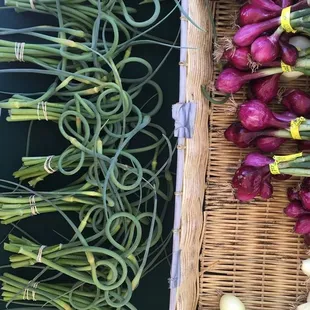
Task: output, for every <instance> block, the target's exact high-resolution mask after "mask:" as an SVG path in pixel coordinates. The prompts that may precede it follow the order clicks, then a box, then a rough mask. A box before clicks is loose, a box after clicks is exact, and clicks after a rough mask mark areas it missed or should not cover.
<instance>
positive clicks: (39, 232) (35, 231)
mask: <svg viewBox="0 0 310 310" xmlns="http://www.w3.org/2000/svg"><path fill="white" fill-rule="evenodd" d="M138 2H139V1H133V3H135V4H136V3H138ZM161 5H162V13H161V16H165V15H166V14H167V12H170V11H171V10H172V9H173V7H174V6H175V3H174V1H163V2H161ZM1 6H2V7H3V3H1ZM151 10H152V6H151V5H141V6H140V7H139V12H138V14H137V16H136V19H137V20H139V19H141V20H142V19H145V16H150V15H147V14H149V13H150V12H151ZM44 24H45V25H47V24H50V25H53V24H55V19H54V18H53V17H51V16H47V15H40V14H36V13H32V12H25V13H16V12H15V11H14V10H0V27H8V28H22V27H29V26H33V25H44ZM178 30H179V11H178V10H177V9H176V10H175V11H174V13H173V14H172V15H171V16H170V18H169V19H167V20H166V21H165V22H163V23H162V24H161V25H160V26H158V27H157V28H156V29H154V31H153V32H152V34H154V35H156V36H159V37H161V38H164V39H168V40H171V41H173V40H174V39H175V37H176V35H177V32H178ZM0 39H2V38H0ZM4 39H7V40H12V41H26V40H29V37H24V36H22V35H19V36H14V37H10V36H6V37H4ZM26 42H27V41H26ZM167 50H168V48H167V47H162V46H159V45H156V46H154V45H152V46H147V45H143V46H140V47H137V48H134V54H136V55H139V56H140V57H144V58H146V59H147V60H149V61H150V63H151V64H152V65H153V67H156V66H157V65H158V64H159V62H160V61H161V60H162V58H163V57H164V55H165V54H166V52H167ZM178 59H179V50H178V49H174V50H173V52H172V53H171V54H170V56H169V57H168V59H167V61H166V62H165V64H164V65H163V67H162V68H161V69H160V70H159V72H158V73H157V74H156V76H155V78H154V80H156V81H157V82H158V83H159V84H160V86H161V87H162V89H163V92H164V105H163V108H162V110H161V111H160V113H159V114H158V115H157V116H155V117H154V119H153V121H154V122H156V123H159V124H161V125H162V126H163V127H164V128H165V129H166V130H167V132H168V133H170V132H171V131H172V129H173V122H172V119H171V105H172V104H174V103H176V102H177V100H178V83H179V77H178V76H179V75H178V74H179V72H178ZM24 66H27V64H21V63H10V64H2V63H0V91H1V92H16V93H21V92H22V93H23V92H25V93H28V92H39V91H44V90H46V88H47V87H48V86H49V85H50V83H51V82H52V78H51V77H48V76H44V75H34V74H32V75H30V74H1V69H2V68H19V67H24ZM8 97H9V96H8V95H5V94H2V93H1V94H0V100H2V99H5V98H8ZM6 115H7V112H6V111H5V110H3V111H2V115H1V117H0V178H1V179H7V180H13V178H12V173H13V172H14V171H15V170H17V169H19V168H20V166H21V157H22V156H24V155H25V151H26V140H27V132H28V127H29V123H28V122H21V123H8V122H6V120H5V117H6ZM66 146H67V142H66V141H65V140H64V139H63V138H62V137H61V135H60V134H59V132H58V128H57V125H56V124H54V123H50V122H45V121H41V122H35V123H34V125H33V129H32V134H31V144H30V156H41V155H52V154H58V153H60V152H61V151H62V150H63V149H64V148H65V147H66ZM172 169H174V168H172ZM68 182H69V180H68V178H65V177H63V176H60V175H59V174H58V173H56V174H55V175H52V176H51V177H49V178H48V179H46V181H44V182H42V183H41V184H39V185H38V187H37V188H36V189H37V190H51V189H55V188H58V187H60V186H62V185H65V184H67V183H68ZM39 216H40V218H39V219H38V217H35V218H29V219H26V220H23V221H22V222H21V223H19V224H18V225H19V227H21V228H22V229H24V230H25V231H26V232H27V233H29V234H30V235H31V236H33V237H34V238H35V239H37V240H38V241H39V242H40V243H41V244H54V243H57V242H62V241H63V240H62V239H61V237H60V236H59V235H58V234H57V233H61V234H63V235H66V234H67V235H68V234H69V235H70V230H69V228H68V227H67V224H66V222H65V221H64V220H63V219H62V218H61V216H59V215H58V214H46V215H39ZM172 221H173V203H172V204H171V205H170V206H169V210H168V214H167V217H166V220H165V223H164V229H165V234H167V233H168V232H169V231H171V227H172ZM11 229H12V226H4V225H0V240H1V241H3V240H4V239H5V238H6V236H7V234H8V233H9V231H10V230H11ZM56 232H57V233H56ZM14 233H15V234H17V235H20V234H21V233H20V232H18V231H17V230H16V229H15V230H14ZM168 252H171V245H170V247H169V248H168ZM8 256H9V255H8V253H6V252H5V251H4V250H3V246H2V245H1V246H0V265H7V264H8ZM169 268H170V267H169V265H168V263H167V262H165V263H163V264H161V265H160V266H159V267H157V268H156V269H155V270H154V271H153V272H151V273H150V274H148V275H147V276H146V277H145V278H143V280H142V282H141V283H140V286H139V288H138V289H137V290H136V292H135V293H134V296H133V304H134V305H135V306H136V307H137V308H138V309H139V310H152V309H154V310H155V309H156V310H161V309H163V310H164V309H168V303H169V289H168V278H169ZM5 271H9V272H12V273H16V274H17V275H20V276H22V277H26V278H27V277H31V276H33V270H32V271H29V270H26V269H19V270H15V271H13V270H12V269H8V270H5ZM13 308H14V306H13V305H10V306H9V309H13ZM1 309H5V304H4V303H0V310H1Z"/></svg>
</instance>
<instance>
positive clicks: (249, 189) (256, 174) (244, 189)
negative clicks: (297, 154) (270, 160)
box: [232, 165, 272, 201]
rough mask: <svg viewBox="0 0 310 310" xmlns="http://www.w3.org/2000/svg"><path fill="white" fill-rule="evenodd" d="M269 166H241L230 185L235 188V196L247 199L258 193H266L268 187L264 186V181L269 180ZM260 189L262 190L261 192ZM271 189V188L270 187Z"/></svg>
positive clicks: (242, 199)
mask: <svg viewBox="0 0 310 310" xmlns="http://www.w3.org/2000/svg"><path fill="white" fill-rule="evenodd" d="M269 180H270V171H269V167H268V166H265V167H260V168H257V167H252V166H244V165H243V166H241V167H240V168H239V169H238V170H237V171H236V173H235V175H234V177H233V180H232V187H233V188H234V189H235V190H236V194H235V195H236V198H237V199H239V200H240V201H249V200H251V199H253V198H254V197H256V196H258V195H261V194H263V195H265V194H266V195H267V192H268V193H269V191H270V188H269V189H268V191H267V188H266V189H265V188H264V182H269ZM262 189H264V192H263V193H262ZM271 190H272V188H271Z"/></svg>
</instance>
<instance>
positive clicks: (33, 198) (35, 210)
mask: <svg viewBox="0 0 310 310" xmlns="http://www.w3.org/2000/svg"><path fill="white" fill-rule="evenodd" d="M29 205H30V210H31V214H32V215H38V214H40V212H39V211H38V208H37V205H36V196H35V195H33V196H30V197H29Z"/></svg>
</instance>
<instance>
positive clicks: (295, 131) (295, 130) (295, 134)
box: [290, 116, 306, 140]
mask: <svg viewBox="0 0 310 310" xmlns="http://www.w3.org/2000/svg"><path fill="white" fill-rule="evenodd" d="M304 121H306V119H305V118H304V117H302V116H301V117H297V118H295V119H293V120H292V121H291V126H290V133H291V135H292V138H293V139H294V140H301V136H300V132H299V127H300V125H301V124H302V123H303V122H304Z"/></svg>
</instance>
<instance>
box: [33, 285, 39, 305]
mask: <svg viewBox="0 0 310 310" xmlns="http://www.w3.org/2000/svg"><path fill="white" fill-rule="evenodd" d="M39 283H40V282H35V283H33V285H32V287H33V288H34V289H37V288H38V285H39ZM32 300H33V301H37V300H36V291H35V290H32Z"/></svg>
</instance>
